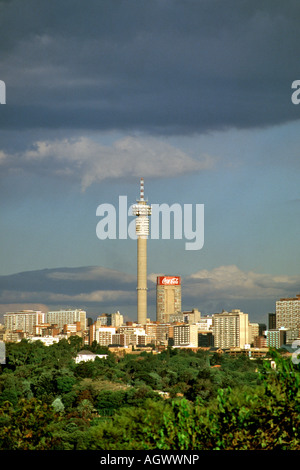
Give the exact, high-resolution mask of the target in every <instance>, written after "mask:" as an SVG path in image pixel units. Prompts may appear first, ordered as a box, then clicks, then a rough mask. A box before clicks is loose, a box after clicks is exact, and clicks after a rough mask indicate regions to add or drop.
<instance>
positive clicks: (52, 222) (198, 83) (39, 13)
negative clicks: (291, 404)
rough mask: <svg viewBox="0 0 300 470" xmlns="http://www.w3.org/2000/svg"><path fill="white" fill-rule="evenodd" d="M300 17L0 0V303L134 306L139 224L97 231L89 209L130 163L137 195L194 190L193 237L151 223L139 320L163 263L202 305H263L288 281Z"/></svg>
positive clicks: (175, 6) (199, 5)
mask: <svg viewBox="0 0 300 470" xmlns="http://www.w3.org/2000/svg"><path fill="white" fill-rule="evenodd" d="M299 19H300V4H299V2H298V1H297V0H287V1H285V2H282V1H281V0H280V1H279V0H263V1H262V0H259V1H258V0H251V1H250V0H226V1H224V0H197V1H196V0H184V1H183V0H114V1H111V0H97V1H96V0H89V1H87V2H82V1H79V0H72V1H70V0H60V1H58V0H51V2H49V1H45V0H27V1H26V2H24V1H22V0H6V1H4V0H0V80H2V81H4V82H5V85H6V104H0V194H1V212H0V217H1V232H0V239H1V266H0V314H3V313H5V312H7V311H14V310H16V309H21V308H22V309H24V308H36V309H42V310H43V311H46V310H53V309H58V308H66V307H72V308H84V309H85V310H86V311H87V314H88V316H90V317H95V316H97V315H98V314H101V313H104V312H106V313H113V312H115V311H117V310H119V311H120V312H121V313H122V314H123V315H124V317H125V319H126V320H136V318H137V311H136V241H135V240H133V239H130V238H129V237H128V238H127V239H122V240H121V239H119V238H118V237H117V238H116V239H105V240H100V239H99V238H98V237H97V233H96V227H97V224H98V222H99V220H100V218H99V216H97V215H96V211H97V208H98V206H100V205H102V204H111V205H113V206H114V207H115V209H116V213H117V214H118V213H119V212H118V210H119V206H118V204H119V196H126V197H127V200H128V206H130V205H131V204H133V203H135V201H136V199H137V197H138V196H139V180H140V178H141V177H144V180H145V196H146V197H147V199H148V202H149V203H150V204H163V203H164V204H168V205H169V206H171V205H172V204H174V203H176V204H179V205H180V207H182V208H184V205H185V204H191V205H192V207H193V208H195V207H196V205H201V204H202V205H204V226H203V230H204V245H203V247H202V248H201V249H199V250H187V249H186V245H185V243H186V240H185V239H184V237H183V238H182V239H174V237H172V234H171V237H170V239H169V240H166V239H162V238H161V237H160V238H159V239H151V237H150V238H149V240H148V288H149V290H148V316H149V317H150V318H151V319H152V320H154V319H155V316H156V307H155V280H156V276H157V275H160V274H170V275H179V276H181V277H182V308H183V309H184V310H189V309H191V308H198V309H199V310H200V311H201V313H202V314H203V315H211V314H212V313H217V312H221V311H222V310H223V309H224V310H228V311H229V310H231V309H236V308H239V309H241V310H242V311H244V312H245V313H248V314H249V318H250V320H251V321H259V322H263V323H266V322H267V314H268V312H274V311H275V304H276V300H278V299H279V298H281V297H294V296H295V295H296V294H298V293H299V292H300V264H299V255H300V244H299V238H300V217H299V215H300V189H299V170H300V158H299V157H300V150H299V140H300V133H299V126H300V106H298V105H297V104H294V103H293V102H292V99H291V97H292V94H293V91H294V90H293V89H292V83H293V82H294V81H295V80H300V65H299V64H300V63H299V48H298V45H299V43H300V30H299ZM131 219H132V218H131ZM131 219H130V216H129V218H128V220H129V221H130V220H131ZM193 220H194V223H196V221H195V219H193ZM0 320H1V317H0Z"/></svg>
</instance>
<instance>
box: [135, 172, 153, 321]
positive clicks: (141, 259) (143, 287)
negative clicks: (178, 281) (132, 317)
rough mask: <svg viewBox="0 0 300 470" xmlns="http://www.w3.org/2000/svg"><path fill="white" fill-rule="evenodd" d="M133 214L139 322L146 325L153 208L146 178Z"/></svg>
mask: <svg viewBox="0 0 300 470" xmlns="http://www.w3.org/2000/svg"><path fill="white" fill-rule="evenodd" d="M132 213H133V215H135V216H136V219H135V231H136V235H137V321H138V323H139V324H141V325H144V324H146V321H147V239H148V235H149V216H150V215H151V206H149V205H148V204H147V201H145V199H144V178H141V181H140V198H139V199H137V201H136V204H134V205H133V206H132Z"/></svg>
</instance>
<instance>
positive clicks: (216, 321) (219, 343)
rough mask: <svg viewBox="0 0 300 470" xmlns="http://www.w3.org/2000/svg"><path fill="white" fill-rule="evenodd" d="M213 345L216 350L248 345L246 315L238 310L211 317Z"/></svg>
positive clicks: (247, 321) (242, 347)
mask: <svg viewBox="0 0 300 470" xmlns="http://www.w3.org/2000/svg"><path fill="white" fill-rule="evenodd" d="M213 335H214V345H215V347H217V348H222V349H227V348H233V347H237V348H241V349H244V348H245V345H248V344H249V320H248V314H247V313H243V312H241V311H240V310H238V309H236V310H232V311H231V312H222V313H216V314H214V315H213Z"/></svg>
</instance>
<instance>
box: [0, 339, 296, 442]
mask: <svg viewBox="0 0 300 470" xmlns="http://www.w3.org/2000/svg"><path fill="white" fill-rule="evenodd" d="M81 348H82V343H81V338H79V337H76V336H74V337H71V338H70V339H69V340H68V341H67V340H62V341H60V342H59V343H56V344H53V345H51V346H45V345H43V343H41V342H39V341H37V342H34V343H30V342H28V341H27V340H23V341H21V342H20V343H9V344H7V345H6V349H7V351H6V352H7V360H6V364H5V365H2V366H1V373H0V449H6V450H15V449H20V450H50V449H51V450H52V449H53V450H74V449H79V450H85V449H86V450H96V449H97V450H123V449H126V450H141V449H163V450H212V449H228V450H231V449H249V450H250V449H280V450H281V449H282V450H294V449H300V440H299V424H300V423H299V420H300V418H299V417H300V400H299V398H300V395H299V385H300V377H299V376H300V373H299V366H298V365H296V364H293V363H292V361H291V360H290V359H289V358H287V359H284V358H282V357H281V356H280V355H279V354H278V353H276V352H275V351H270V355H272V357H273V359H274V360H275V362H276V369H275V370H273V369H271V367H270V361H264V360H257V361H251V360H250V359H249V358H248V357H245V356H241V357H237V358H234V357H230V356H228V355H219V354H216V353H214V354H211V353H210V352H207V351H202V350H199V351H197V352H193V351H190V350H182V349H171V348H168V349H167V350H165V351H163V352H162V353H161V354H152V353H147V352H142V353H140V354H138V355H131V354H128V355H125V357H122V358H118V357H117V356H115V355H114V354H112V353H111V352H110V351H109V350H108V349H107V348H101V347H99V345H97V344H96V343H94V344H93V345H92V346H91V347H90V348H89V349H90V350H92V351H93V352H96V353H98V354H107V358H106V359H99V358H96V359H95V361H89V362H81V363H79V364H76V363H75V361H74V358H75V357H76V354H77V353H78V351H79V350H80V349H81ZM85 349H86V347H85Z"/></svg>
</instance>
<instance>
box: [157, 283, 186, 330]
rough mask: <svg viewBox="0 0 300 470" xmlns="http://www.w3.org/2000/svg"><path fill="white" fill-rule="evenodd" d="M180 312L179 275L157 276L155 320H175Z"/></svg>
mask: <svg viewBox="0 0 300 470" xmlns="http://www.w3.org/2000/svg"><path fill="white" fill-rule="evenodd" d="M180 313H181V278H180V276H157V281H156V320H157V321H158V322H166V323H167V322H169V321H170V318H171V320H172V321H176V318H173V319H172V317H171V316H173V317H174V316H176V315H178V314H180Z"/></svg>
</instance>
